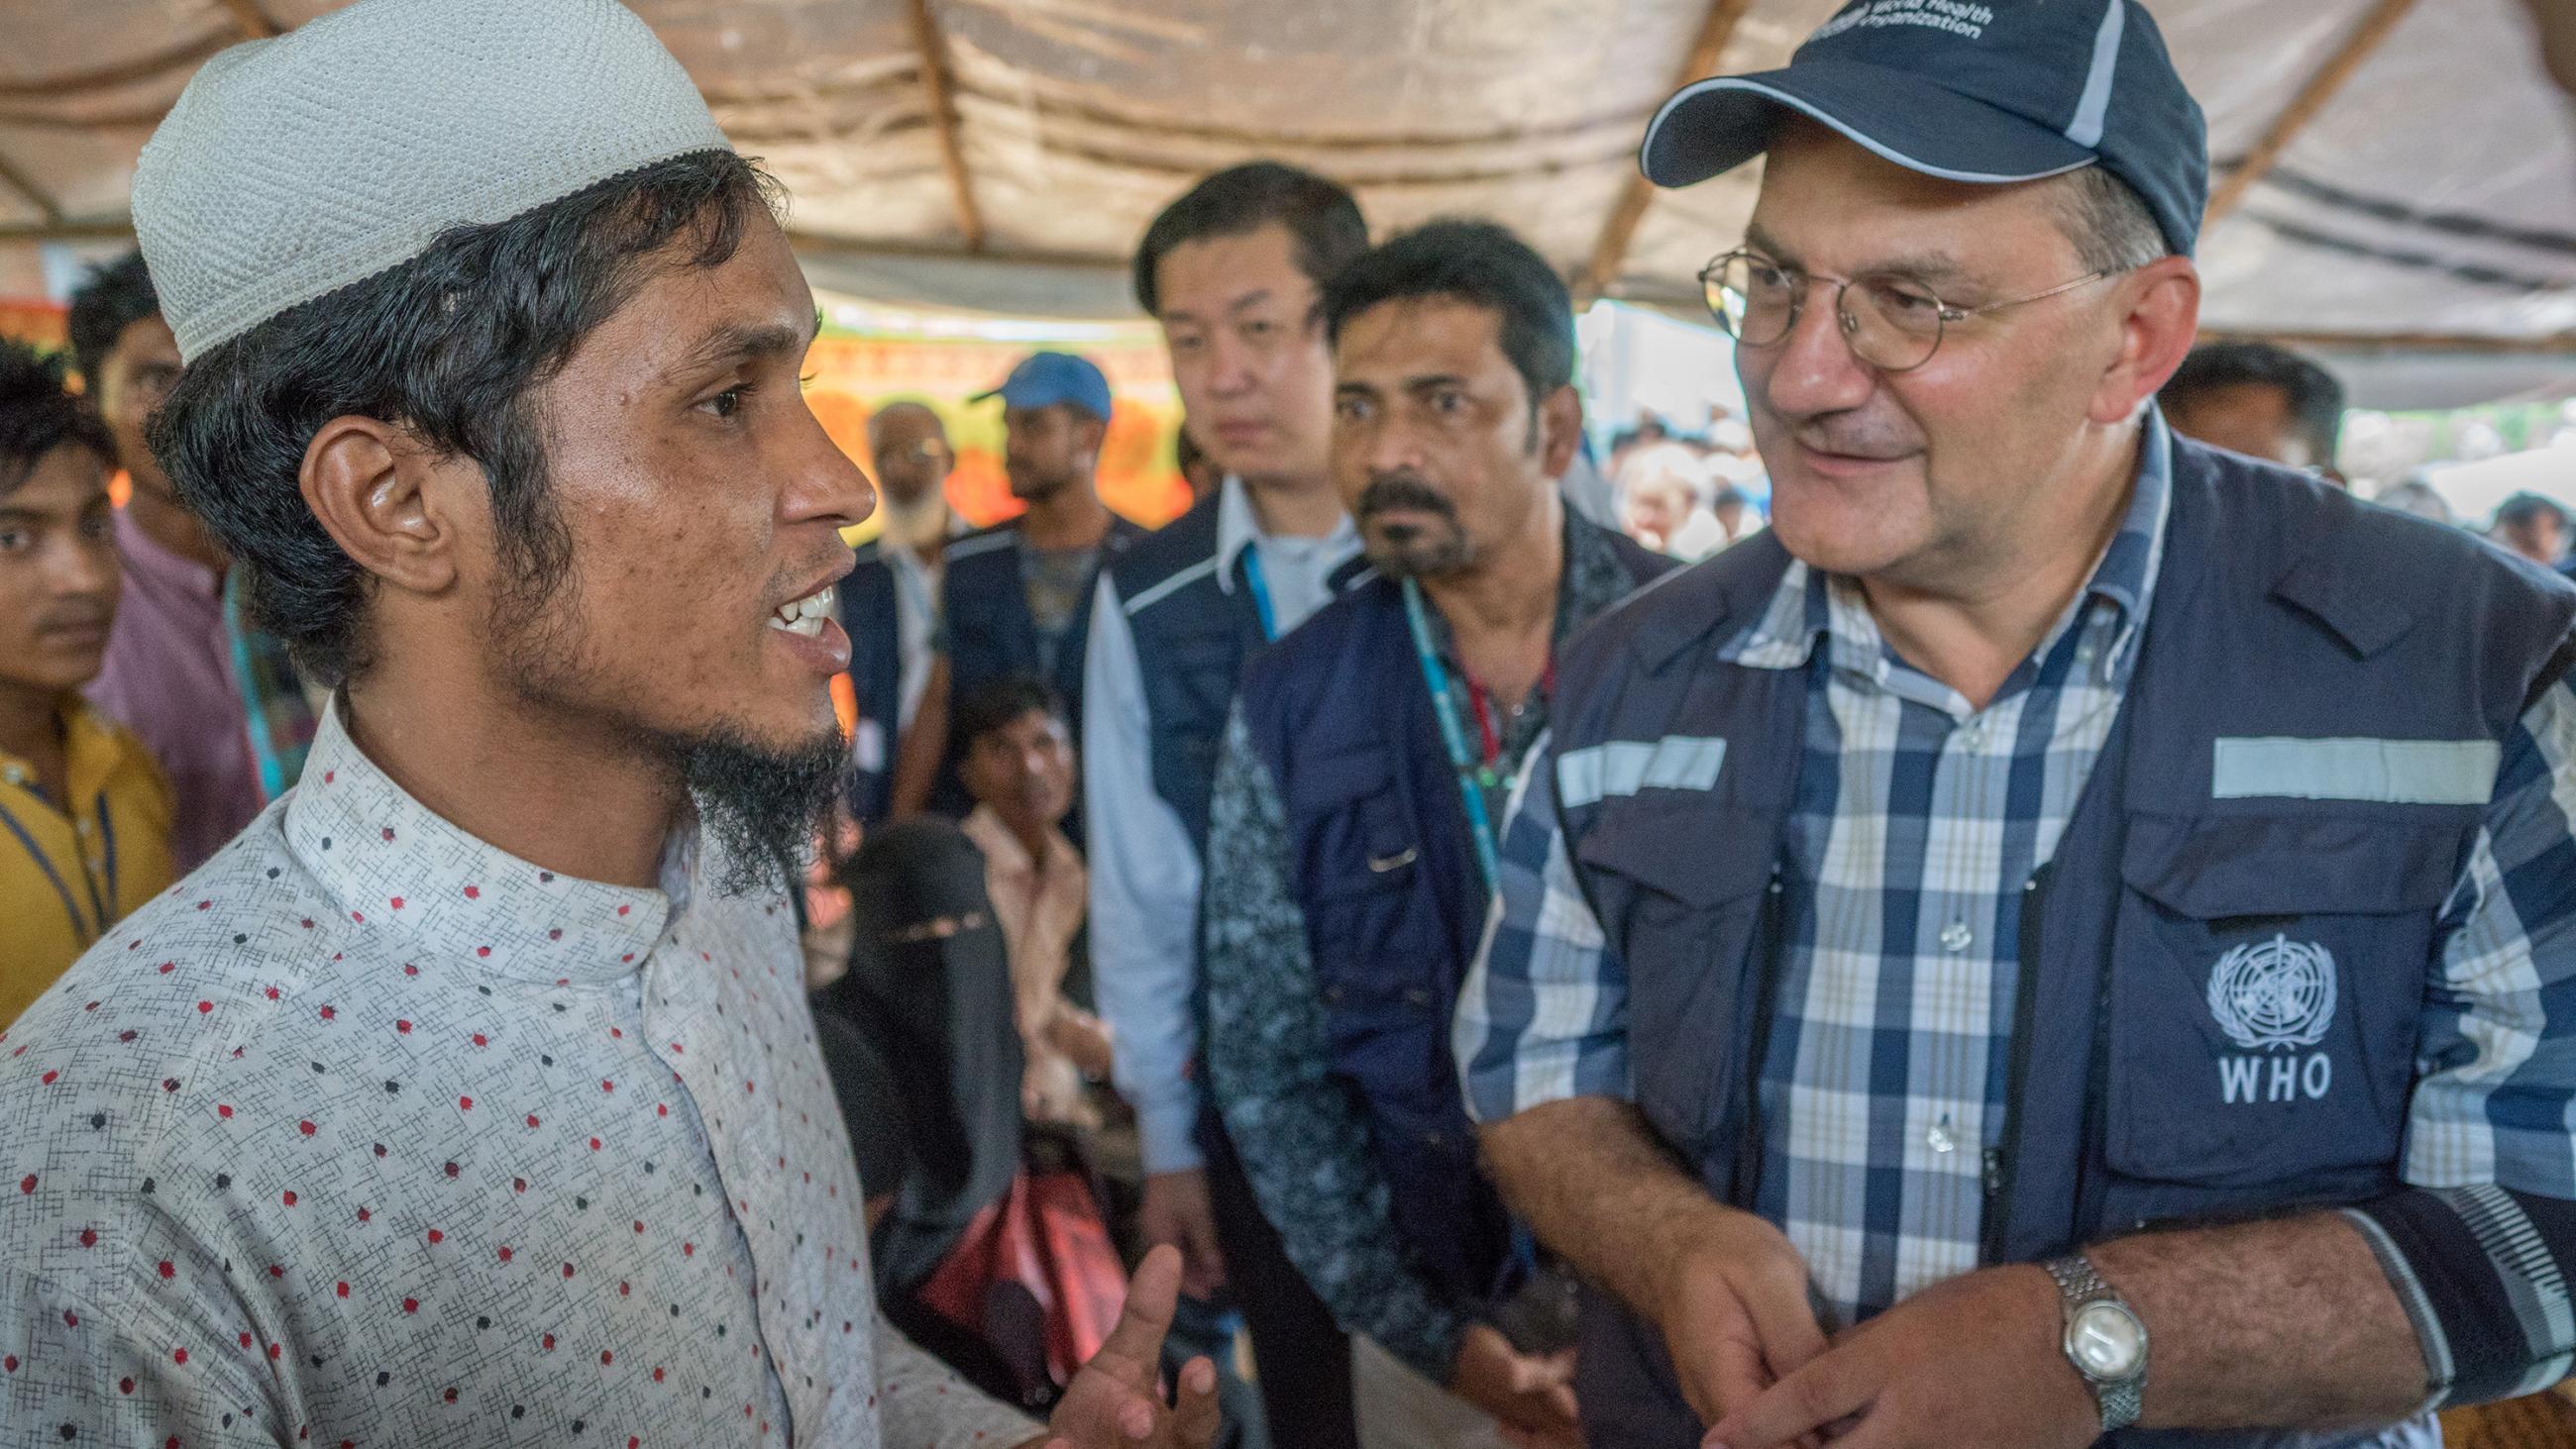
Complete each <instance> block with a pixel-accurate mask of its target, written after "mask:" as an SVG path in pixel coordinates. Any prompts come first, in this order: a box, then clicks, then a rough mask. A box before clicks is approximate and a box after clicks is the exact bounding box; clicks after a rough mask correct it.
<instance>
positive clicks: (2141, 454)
mask: <svg viewBox="0 0 2576 1449" xmlns="http://www.w3.org/2000/svg"><path fill="white" fill-rule="evenodd" d="M2172 514H2173V434H2172V432H2171V430H2169V429H2168V428H2167V427H2166V426H2165V419H2164V413H2163V412H2162V411H2161V410H2159V409H2158V408H2157V407H2156V406H2155V405H2154V404H2152V403H2150V404H2149V405H2148V408H2147V413H2146V417H2145V420H2144V422H2143V423H2142V425H2141V426H2140V428H2139V446H2138V476H2137V484H2136V487H2135V488H2133V489H2132V490H2131V491H2130V494H2129V507H2128V511H2127V512H2126V513H2124V514H2123V515H2121V519H2120V527H2119V531H2118V532H2116V533H2114V534H2112V535H2111V543H2110V546H2109V547H2108V548H2106V549H2104V550H2103V552H2102V560H2101V562H2100V563H2098V564H2095V565H2094V567H2093V576H2092V577H2091V578H2090V579H2088V580H2087V581H2086V582H2085V585H2084V590H2083V592H2082V594H2081V595H2079V596H2078V600H2077V605H2076V606H2074V607H2072V608H2070V610H2069V620H2070V621H2071V620H2072V618H2073V617H2074V615H2075V614H2077V613H2080V612H2081V605H2082V603H2083V601H2085V600H2092V599H2098V600H2101V601H2103V602H2105V603H2107V604H2109V605H2111V606H2112V607H2113V608H2115V609H2117V610H2118V611H2119V614H2120V626H2119V631H2118V633H2117V634H2116V636H2115V637H2114V638H2113V639H2112V641H2111V643H2110V647H2109V648H2107V649H2105V650H2104V651H2103V652H2102V657H2101V659H2100V661H2099V664H2098V667H2099V668H2100V669H2101V671H2102V674H2103V677H2104V678H2105V679H2106V680H2109V679H2112V678H2116V677H2117V675H2118V674H2119V672H2120V671H2121V670H2122V669H2124V668H2125V667H2126V662H2127V661H2128V660H2129V658H2130V657H2131V656H2132V655H2133V654H2134V653H2135V652H2136V651H2135V649H2134V648H2133V647H2132V646H2133V645H2134V643H2135V641H2136V639H2137V637H2138V632H2139V630H2140V629H2141V627H2143V626H2144V624H2145V623H2146V619H2147V610H2148V608H2149V606H2150V605H2151V603H2152V602H2153V600H2154V598H2155V590H2156V575H2157V573H2158V572H2159V570H2160V569H2161V568H2162V567H2163V564H2164V553H2165V538H2166V533H2167V524H2168V523H2169V522H2170V520H2171V518H2172ZM1848 582H1849V581H1848V580H1844V579H1840V578H1837V577H1834V576H1830V575H1826V574H1821V573H1818V572H1816V571H1815V570H1813V569H1810V568H1808V567H1807V565H1806V564H1805V563H1804V562H1803V561H1801V560H1798V559H1791V560H1790V561H1789V567H1788V569H1787V570H1786V571H1785V572H1783V573H1782V574H1781V575H1780V583H1779V586H1778V587H1777V588H1775V589H1773V590H1772V591H1771V602H1770V604H1769V605H1768V606H1766V607H1765V608H1764V609H1763V611H1762V616H1761V617H1760V618H1759V619H1757V620H1755V621H1754V623H1753V626H1752V627H1751V628H1749V629H1747V630H1745V631H1744V632H1743V633H1741V634H1739V635H1737V636H1736V638H1735V640H1734V642H1732V643H1730V644H1729V645H1727V646H1726V648H1725V649H1724V650H1723V651H1721V653H1720V655H1719V657H1720V658H1722V659H1725V660H1726V661H1728V662H1729V663H1734V664H1741V665H1744V666H1746V667H1747V668H1752V669H1800V668H1804V667H1805V666H1806V664H1807V661H1808V660H1809V659H1810V658H1811V657H1812V656H1813V655H1814V653H1815V647H1816V641H1817V640H1818V639H1821V638H1825V637H1828V636H1830V635H1832V634H1834V633H1835V631H1836V629H1837V627H1838V621H1837V615H1838V614H1839V615H1841V617H1842V620H1843V621H1844V622H1843V623H1842V624H1841V627H1843V628H1845V629H1848V628H1850V627H1852V624H1853V623H1856V622H1858V621H1854V620H1852V618H1851V614H1850V612H1849V611H1850V610H1851V609H1852V608H1854V607H1857V604H1856V602H1855V601H1854V600H1851V599H1840V600H1838V598H1837V595H1838V594H1841V593H1844V592H1846V590H1845V589H1843V588H1838V587H1837V586H1838V585H1848ZM2063 628H2064V626H2063V625H2062V624H2061V625H2060V627H2059V628H2058V629H2055V630H2052V631H2051V632H2050V636H2049V641H2044V642H2043V643H2042V644H2041V645H2040V652H2042V653H2045V652H2046V650H2047V649H2048V647H2049V642H2053V641H2054V640H2055V639H2056V638H2057V636H2058V635H2059V634H2060V633H2062V632H2063ZM1873 633H1874V630H1873Z"/></svg>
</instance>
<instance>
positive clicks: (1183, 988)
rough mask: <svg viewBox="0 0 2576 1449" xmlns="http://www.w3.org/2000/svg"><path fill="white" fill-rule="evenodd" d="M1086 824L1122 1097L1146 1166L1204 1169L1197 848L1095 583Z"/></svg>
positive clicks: (1095, 944) (1103, 1004) (1138, 672)
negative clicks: (1157, 761) (1164, 775)
mask: <svg viewBox="0 0 2576 1449" xmlns="http://www.w3.org/2000/svg"><path fill="white" fill-rule="evenodd" d="M1082 688H1083V722H1082V773H1083V781H1084V785H1083V791H1084V797H1083V819H1084V822H1085V825H1086V829H1087V831H1088V844H1089V865H1090V868H1091V901H1090V912H1091V969H1092V977H1093V983H1092V991H1093V994H1094V996H1095V998H1096V999H1097V1001H1098V1003H1099V1006H1100V1014H1101V1016H1102V1017H1103V1018H1105V1019H1106V1020H1107V1021H1108V1022H1109V1026H1110V1031H1111V1033H1112V1036H1113V1038H1114V1040H1115V1043H1116V1055H1115V1058H1114V1069H1113V1074H1114V1076H1115V1079H1116V1081H1117V1086H1118V1091H1119V1094H1120V1095H1121V1096H1123V1097H1125V1098H1126V1099H1127V1101H1128V1103H1129V1104H1130V1105H1132V1106H1133V1107H1134V1108H1135V1109H1136V1121H1137V1132H1138V1135H1139V1137H1140V1138H1141V1139H1142V1148H1143V1154H1144V1159H1145V1170H1146V1171H1147V1172H1150V1173H1161V1172H1182V1171H1186V1170H1188V1169H1191V1168H1195V1167H1198V1166H1200V1165H1201V1164H1202V1158H1201V1155H1200V1152H1199V1147H1198V1141H1197V1135H1196V1133H1197V1127H1198V1118H1199V1112H1200V1110H1201V1107H1202V1105H1203V1102H1204V1098H1203V1097H1202V1095H1201V1088H1200V1084H1199V1082H1198V1081H1197V1079H1196V1077H1195V1076H1194V1074H1193V1070H1192V1063H1193V1062H1194V1060H1195V1059H1196V1057H1197V1055H1198V1050H1199V1027H1198V1021H1197V1019H1196V1016H1195V1014H1194V1007H1193V1002H1194V1001H1195V1000H1196V999H1197V978H1198V942H1197V940H1196V934H1197V929H1198V907H1199V882H1200V879H1201V870H1200V865H1199V857H1198V851H1197V849H1196V848H1195V847H1193V846H1192V845H1191V843H1190V835H1189V830H1188V828H1187V827H1186V826H1184V825H1183V824H1182V823H1181V817H1180V815H1179V813H1178V812H1177V811H1175V810H1173V809H1172V807H1171V805H1170V804H1169V803H1168V802H1166V801H1165V800H1164V799H1163V797H1162V796H1161V795H1160V794H1159V793H1157V792H1156V791H1155V789H1154V766H1153V747H1152V741H1151V738H1150V734H1149V722H1148V718H1147V715H1146V712H1145V676H1144V669H1143V667H1142V665H1141V664H1140V662H1139V661H1138V659H1137V656H1136V636H1135V633H1134V631H1133V630H1131V629H1130V628H1129V627H1128V625H1127V611H1126V609H1125V608H1124V607H1123V606H1122V605H1121V604H1120V602H1119V598H1118V587H1117V584H1116V583H1115V582H1113V581H1112V580H1111V579H1110V577H1109V576H1108V574H1106V573H1103V574H1102V575H1101V577H1100V584H1099V595H1098V597H1097V598H1096V599H1095V600H1094V602H1093V604H1092V609H1091V639H1090V644H1089V649H1088V653H1086V654H1085V656H1084V659H1083V686H1082Z"/></svg>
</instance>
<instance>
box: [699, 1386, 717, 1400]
mask: <svg viewBox="0 0 2576 1449" xmlns="http://www.w3.org/2000/svg"><path fill="white" fill-rule="evenodd" d="M715 1396H716V1391H715V1390H713V1389H710V1388H707V1387H705V1386H703V1385H701V1386H700V1387H699V1389H698V1397H699V1398H701V1399H712V1398H714V1397H715Z"/></svg>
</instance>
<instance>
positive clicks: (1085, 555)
mask: <svg viewBox="0 0 2576 1449" xmlns="http://www.w3.org/2000/svg"><path fill="white" fill-rule="evenodd" d="M993 398H1000V399H1001V400H1002V427H1003V430H1004V432H1005V433H1006V435H1007V441H1006V442H1005V443H1004V446H1003V454H1002V466H1003V469H1004V471H1005V472H1007V473H1008V474H1009V475H1010V480H1011V496H1012V497H1014V498H1017V499H1019V500H1020V501H1021V502H1022V503H1024V504H1026V505H1027V511H1025V512H1023V513H1021V514H1020V515H1019V516H1018V517H1016V518H1012V519H1008V520H1005V521H1004V522H1001V523H997V524H995V525H993V526H992V527H991V528H986V529H981V530H978V531H977V532H974V533H970V534H967V535H966V536H965V537H963V538H960V539H958V540H956V541H955V542H953V543H951V544H949V545H948V551H947V553H946V555H945V559H944V562H943V564H942V569H941V572H942V575H943V576H942V578H941V580H940V595H941V597H940V628H939V636H938V641H937V654H936V655H935V657H934V658H933V661H932V663H931V666H930V679H929V682H928V683H927V684H926V685H925V686H924V687H923V690H922V696H921V703H920V704H919V705H918V706H916V707H915V709H914V711H913V722H912V730H911V732H910V733H908V734H907V735H905V736H904V738H903V740H902V743H901V745H900V747H899V748H900V754H899V757H898V759H897V762H896V766H895V777H894V790H893V797H894V813H895V814H897V815H910V814H914V813H917V812H919V811H922V810H924V809H929V810H936V811H939V812H940V813H942V814H948V815H956V816H963V815H964V814H965V813H966V811H967V809H968V808H969V807H970V806H971V805H972V804H973V802H972V801H971V800H969V799H968V798H967V796H966V791H965V787H964V786H963V785H962V784H960V783H959V781H958V779H957V759H956V752H955V751H954V750H952V749H951V748H950V745H949V730H948V707H949V702H950V701H951V700H956V699H964V698H966V697H967V696H969V695H971V694H973V693H975V692H976V691H977V690H979V689H982V688H983V687H984V686H986V685H988V684H992V683H994V682H996V681H998V680H1003V679H1008V678H1011V677H1013V676H1015V675H1035V676H1037V677H1038V678H1040V679H1044V680H1046V681H1047V682H1048V683H1050V684H1052V685H1054V686H1055V689H1056V692H1057V694H1059V695H1060V696H1061V697H1062V698H1063V699H1064V701H1065V708H1066V718H1067V719H1068V720H1069V721H1071V722H1072V724H1073V727H1074V730H1075V733H1076V737H1077V738H1079V736H1080V732H1081V729H1082V675H1083V650H1084V646H1085V643H1086V642H1087V640H1088V639H1089V637H1090V632H1091V595H1092V586H1093V583H1094V581H1095V580H1097V579H1098V578H1099V574H1100V566H1101V564H1102V562H1103V561H1104V560H1105V559H1107V558H1114V557H1116V556H1117V555H1118V554H1119V553H1120V552H1122V551H1124V550H1125V548H1126V547H1127V545H1128V544H1130V543H1132V542H1134V541H1135V540H1137V539H1139V538H1142V537H1144V536H1145V530H1144V529H1142V528H1139V527H1138V526H1136V525H1135V524H1133V523H1130V522H1128V521H1127V520H1126V519H1124V518H1121V517H1119V516H1118V515H1117V514H1115V513H1112V512H1110V511H1109V508H1108V505H1106V504H1104V503H1102V502H1101V501H1100V488H1099V485H1098V482H1097V479H1096V474H1097V473H1098V471H1099V468H1100V445H1101V443H1102V441H1103V440H1105V439H1106V438H1107V437H1108V436H1109V415H1110V412H1111V409H1112V404H1111V402H1110V397H1109V379H1108V378H1106V377H1104V376H1102V375H1101V371H1100V369H1099V367H1098V366H1097V365H1095V364H1094V363H1093V362H1092V361H1091V359H1089V358H1087V357H1076V356H1074V355H1073V354H1072V353H1069V352H1033V353H1031V354H1029V355H1028V356H1027V357H1025V358H1023V359H1021V361H1020V364H1019V365H1018V366H1017V367H1014V368H1012V369H1011V375H1010V376H1009V377H1006V378H1004V379H1003V380H1002V385H1001V386H1000V387H997V388H994V389H993V390H992V391H990V392H980V393H977V394H975V396H973V397H971V398H969V399H967V401H969V402H985V401H988V400H990V399H993ZM1079 828H1080V827H1079V825H1077V826H1076V827H1075V829H1076V831H1077V833H1078V832H1079Z"/></svg>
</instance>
